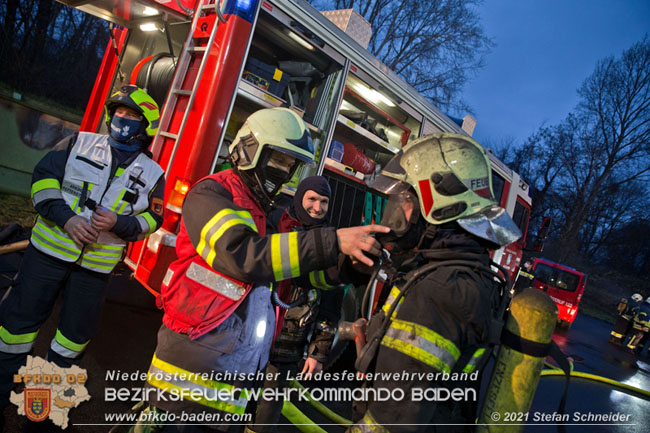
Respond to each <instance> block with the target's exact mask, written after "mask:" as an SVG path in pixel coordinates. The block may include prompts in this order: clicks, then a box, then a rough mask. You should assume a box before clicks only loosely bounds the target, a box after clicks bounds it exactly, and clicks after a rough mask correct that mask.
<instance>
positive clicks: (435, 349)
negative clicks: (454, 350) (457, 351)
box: [386, 327, 456, 369]
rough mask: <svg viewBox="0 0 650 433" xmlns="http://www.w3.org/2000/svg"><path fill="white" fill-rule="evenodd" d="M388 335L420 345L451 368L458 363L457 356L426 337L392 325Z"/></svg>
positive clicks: (416, 345) (387, 332) (410, 343)
mask: <svg viewBox="0 0 650 433" xmlns="http://www.w3.org/2000/svg"><path fill="white" fill-rule="evenodd" d="M386 336H387V337H390V338H394V339H396V340H400V341H402V342H404V343H406V344H408V345H411V346H415V347H419V348H420V349H422V350H424V351H425V352H427V353H429V354H430V355H432V356H434V357H435V358H438V359H440V360H441V361H443V362H444V363H445V364H447V365H448V366H449V369H452V368H454V364H456V358H454V356H453V355H452V354H451V353H449V352H447V350H445V349H444V348H442V347H440V346H437V345H436V344H434V343H432V342H431V341H429V340H427V339H426V338H422V337H420V336H419V335H417V334H414V333H412V332H408V331H404V330H402V329H395V328H393V327H390V328H388V331H386ZM416 359H417V358H416Z"/></svg>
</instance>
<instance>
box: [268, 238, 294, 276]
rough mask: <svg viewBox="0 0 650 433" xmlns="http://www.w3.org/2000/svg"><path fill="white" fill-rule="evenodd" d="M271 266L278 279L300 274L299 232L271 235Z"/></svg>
mask: <svg viewBox="0 0 650 433" xmlns="http://www.w3.org/2000/svg"><path fill="white" fill-rule="evenodd" d="M271 266H272V267H273V275H274V277H275V280H276V281H282V280H286V279H289V278H295V277H298V276H299V275H300V259H299V256H298V233H297V232H291V233H279V234H274V235H271Z"/></svg>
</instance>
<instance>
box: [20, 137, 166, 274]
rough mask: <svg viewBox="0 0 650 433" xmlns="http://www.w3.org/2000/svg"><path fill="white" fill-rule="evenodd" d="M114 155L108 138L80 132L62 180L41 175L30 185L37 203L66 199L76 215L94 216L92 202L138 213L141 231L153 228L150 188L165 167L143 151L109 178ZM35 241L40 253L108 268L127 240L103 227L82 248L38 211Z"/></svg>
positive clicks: (95, 268)
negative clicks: (93, 240)
mask: <svg viewBox="0 0 650 433" xmlns="http://www.w3.org/2000/svg"><path fill="white" fill-rule="evenodd" d="M111 164H112V155H111V148H110V145H109V144H108V137H107V136H105V135H100V134H92V133H87V132H82V133H79V135H78V137H77V140H76V142H75V143H74V145H73V146H72V149H71V151H70V155H69V156H68V160H67V162H66V166H65V173H64V175H63V181H62V182H61V184H60V185H59V182H58V180H56V179H42V180H40V181H38V182H35V183H34V184H33V185H32V200H33V202H34V204H35V205H36V204H38V203H39V202H41V201H44V200H49V199H52V198H62V199H63V200H65V202H66V203H67V204H68V205H69V206H70V208H71V209H72V210H73V211H74V212H75V213H76V214H77V215H80V216H82V217H85V218H88V219H89V218H90V217H91V215H92V212H93V211H92V210H91V209H89V208H88V204H89V203H91V201H92V202H94V203H95V204H96V205H97V206H103V207H104V208H106V209H109V210H111V211H113V212H116V213H117V214H119V215H132V216H136V218H137V220H138V222H139V224H140V227H141V230H142V233H143V234H149V233H151V232H153V231H154V230H155V229H156V227H157V224H156V222H155V220H154V219H153V218H152V217H151V216H150V215H149V213H148V212H146V210H147V209H148V207H149V193H150V192H151V190H152V189H153V188H154V187H155V185H156V183H157V182H158V180H159V179H160V176H161V175H162V174H163V171H162V169H161V168H160V167H159V166H158V164H156V163H155V162H153V161H152V160H151V159H149V158H148V157H147V156H146V155H145V154H144V153H140V154H139V155H138V156H137V157H136V158H135V159H134V160H133V162H131V164H129V166H128V167H126V168H118V169H117V171H116V173H115V175H114V176H113V177H112V178H111ZM31 243H32V244H33V245H34V247H35V248H37V249H38V250H40V251H41V252H43V253H45V254H48V255H50V256H52V257H56V258H58V259H61V260H63V261H65V262H75V261H77V260H80V265H81V266H82V267H84V268H86V269H90V270H93V271H96V272H101V273H110V272H111V271H112V270H113V268H114V267H115V265H117V263H118V262H119V261H120V259H121V257H122V252H123V249H124V246H125V245H126V241H124V240H123V239H121V238H119V237H118V236H116V235H115V234H114V233H111V232H108V231H102V232H100V235H99V237H98V239H97V242H95V243H92V244H90V245H87V246H85V247H84V249H83V251H82V250H81V249H79V248H78V247H77V246H76V244H75V243H74V241H73V240H72V238H71V237H70V236H69V235H68V234H67V232H66V231H65V230H64V229H63V228H62V227H59V226H58V225H57V224H56V223H54V222H52V221H48V220H47V219H45V218H43V217H41V216H40V215H39V217H38V219H37V222H36V225H35V226H34V230H33V231H32V237H31Z"/></svg>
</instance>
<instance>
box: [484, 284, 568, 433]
mask: <svg viewBox="0 0 650 433" xmlns="http://www.w3.org/2000/svg"><path fill="white" fill-rule="evenodd" d="M557 315H558V311H557V307H556V305H555V303H554V302H553V301H552V300H551V298H549V296H548V295H547V294H546V293H544V292H541V291H539V290H535V289H530V288H528V289H524V290H523V291H522V292H521V293H519V294H516V295H515V297H514V298H513V300H512V305H511V307H510V315H509V317H508V321H507V322H506V330H507V331H509V332H510V334H511V335H510V336H511V337H513V335H512V334H514V336H516V337H520V338H522V339H525V340H528V342H526V341H525V340H524V343H523V344H524V345H526V346H527V348H530V347H531V346H532V349H530V350H528V349H525V348H520V349H521V350H523V351H527V352H536V351H537V352H543V348H544V347H545V346H546V345H548V344H549V343H550V342H551V336H552V335H553V330H554V329H555V323H556V321H557ZM513 345H515V344H513ZM545 358H546V356H545V354H540V355H539V356H536V355H527V354H524V353H522V352H521V351H519V350H515V349H513V348H512V347H509V346H508V345H507V344H504V343H502V344H501V346H500V348H499V354H498V355H497V359H496V362H495V365H494V369H493V370H492V376H491V377H490V384H489V385H488V390H487V394H486V397H485V402H484V404H483V410H482V411H481V415H480V417H479V421H478V423H479V424H483V425H479V426H478V429H477V432H480V433H485V432H499V433H501V432H520V431H522V430H523V427H524V424H525V421H526V419H527V414H528V411H529V410H530V406H531V404H532V402H533V397H534V396H535V390H536V389H537V384H538V382H539V377H540V373H541V372H542V368H543V366H544V359H545ZM506 414H507V415H506ZM490 424H495V425H490ZM503 424H512V425H503Z"/></svg>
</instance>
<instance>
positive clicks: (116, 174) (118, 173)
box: [115, 167, 124, 177]
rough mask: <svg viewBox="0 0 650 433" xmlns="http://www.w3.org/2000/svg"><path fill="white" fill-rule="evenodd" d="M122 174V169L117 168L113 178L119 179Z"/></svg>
mask: <svg viewBox="0 0 650 433" xmlns="http://www.w3.org/2000/svg"><path fill="white" fill-rule="evenodd" d="M123 173H124V168H122V167H118V168H117V170H115V177H120V176H122V174H123Z"/></svg>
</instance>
